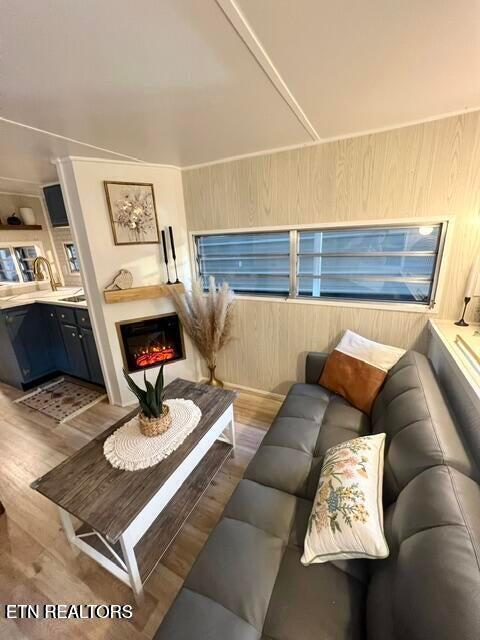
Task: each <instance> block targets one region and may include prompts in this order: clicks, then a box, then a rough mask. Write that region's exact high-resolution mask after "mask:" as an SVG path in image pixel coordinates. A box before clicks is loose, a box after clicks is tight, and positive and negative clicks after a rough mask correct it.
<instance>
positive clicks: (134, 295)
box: [103, 282, 185, 304]
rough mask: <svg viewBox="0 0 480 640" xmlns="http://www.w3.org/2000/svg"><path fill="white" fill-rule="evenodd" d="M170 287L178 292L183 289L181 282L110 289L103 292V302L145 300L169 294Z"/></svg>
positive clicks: (181, 291)
mask: <svg viewBox="0 0 480 640" xmlns="http://www.w3.org/2000/svg"><path fill="white" fill-rule="evenodd" d="M172 288H175V289H176V290H177V291H179V292H180V293H183V292H184V291H185V287H184V286H183V283H182V282H180V283H179V284H151V285H148V286H146V287H132V288H131V289H110V290H109V291H104V292H103V297H104V298H105V302H106V303H108V304H113V303H115V302H132V301H133V300H147V299H148V298H162V297H166V296H168V295H169V293H170V291H171V290H172Z"/></svg>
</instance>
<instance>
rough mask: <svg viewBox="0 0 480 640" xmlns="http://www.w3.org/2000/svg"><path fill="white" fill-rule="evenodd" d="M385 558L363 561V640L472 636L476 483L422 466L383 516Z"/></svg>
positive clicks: (478, 538) (479, 587)
mask: <svg viewBox="0 0 480 640" xmlns="http://www.w3.org/2000/svg"><path fill="white" fill-rule="evenodd" d="M385 535H386V538H387V541H388V544H389V547H390V556H389V558H388V559H387V560H381V561H374V562H371V563H370V567H371V570H372V576H371V579H370V583H369V587H368V597H367V637H368V640H404V639H406V638H408V640H427V639H430V638H432V639H433V638H435V640H460V639H461V640H478V638H480V564H479V559H480V487H479V485H478V484H477V483H476V482H475V481H474V480H472V479H471V478H468V477H467V476H465V475H463V474H462V473H460V472H459V471H457V470H456V469H454V468H452V467H449V466H448V465H439V466H436V467H431V468H429V469H426V470H425V471H423V472H422V473H420V474H419V475H418V476H416V477H415V478H414V479H413V480H412V481H411V482H410V483H409V484H408V485H407V486H406V487H405V488H404V489H403V491H401V492H400V494H399V496H398V499H397V501H396V502H395V503H394V504H393V505H391V506H390V507H389V508H388V509H387V511H386V514H385Z"/></svg>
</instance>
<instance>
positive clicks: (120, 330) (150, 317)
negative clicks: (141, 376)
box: [115, 312, 187, 373]
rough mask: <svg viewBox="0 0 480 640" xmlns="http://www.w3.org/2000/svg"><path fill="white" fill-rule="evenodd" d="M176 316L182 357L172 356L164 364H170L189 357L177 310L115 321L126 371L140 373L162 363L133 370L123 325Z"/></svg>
mask: <svg viewBox="0 0 480 640" xmlns="http://www.w3.org/2000/svg"><path fill="white" fill-rule="evenodd" d="M173 316H176V317H177V318H178V328H179V333H180V343H181V345H182V354H183V355H182V357H180V358H172V359H171V360H166V361H165V362H164V363H163V364H165V365H168V364H173V363H174V362H181V361H182V360H185V359H186V357H187V354H186V352H185V339H184V336H183V326H182V323H181V322H180V318H179V317H178V314H177V313H175V312H171V313H160V314H155V315H154V316H143V317H141V318H133V319H132V320H121V321H120V322H116V323H115V327H116V329H117V335H118V341H119V343H120V351H121V353H122V360H123V367H124V369H125V371H127V373H138V372H139V371H147V369H153V368H154V367H160V366H161V363H160V362H159V363H155V364H151V365H148V366H147V367H139V368H138V369H135V370H132V369H130V365H129V363H128V358H127V354H126V353H125V345H124V344H123V336H122V326H125V325H128V324H135V323H136V322H144V321H146V320H158V319H159V318H169V317H173Z"/></svg>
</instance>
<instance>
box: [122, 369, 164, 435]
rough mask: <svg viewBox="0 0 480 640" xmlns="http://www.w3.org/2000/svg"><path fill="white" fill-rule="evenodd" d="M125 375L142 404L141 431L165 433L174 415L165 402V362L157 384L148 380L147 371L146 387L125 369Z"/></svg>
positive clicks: (148, 433)
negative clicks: (133, 378) (142, 386)
mask: <svg viewBox="0 0 480 640" xmlns="http://www.w3.org/2000/svg"><path fill="white" fill-rule="evenodd" d="M123 375H124V376H125V380H126V381H127V384H128V386H129V387H130V389H131V390H132V391H133V393H134V394H135V395H136V396H137V398H138V402H139V404H140V413H139V415H138V420H139V423H140V431H141V432H142V433H143V435H144V436H149V437H151V436H158V435H160V434H162V433H165V431H166V430H167V429H168V428H169V427H170V425H171V423H172V417H171V415H170V408H169V406H168V405H167V404H165V403H164V402H163V364H162V366H161V367H160V371H159V372H158V376H157V381H156V382H155V386H153V384H152V383H151V382H149V381H148V380H147V373H146V371H144V372H143V380H144V383H145V389H142V388H141V387H139V386H138V385H137V384H136V383H135V382H134V381H133V380H132V378H131V377H130V376H129V375H128V373H127V372H126V371H125V369H124V370H123Z"/></svg>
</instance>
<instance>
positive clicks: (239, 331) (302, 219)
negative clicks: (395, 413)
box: [183, 112, 480, 393]
mask: <svg viewBox="0 0 480 640" xmlns="http://www.w3.org/2000/svg"><path fill="white" fill-rule="evenodd" d="M183 186H184V195H185V205H186V212H187V224H188V228H189V230H190V231H195V230H213V229H235V228H244V227H261V226H275V225H292V224H311V223H315V222H336V221H352V222H355V220H388V219H395V218H405V217H412V218H418V217H428V216H442V215H453V216H455V223H454V230H453V238H452V250H451V254H450V260H449V263H448V278H447V284H446V288H445V291H444V295H443V298H442V300H441V302H440V304H439V305H438V317H442V318H454V317H456V316H457V315H458V313H459V311H460V308H461V301H462V297H463V291H464V285H465V280H466V277H467V273H468V271H469V269H470V266H471V264H472V262H473V259H474V256H475V255H476V254H478V252H479V247H480V112H475V113H470V114H465V115H463V116H458V117H452V118H446V119H443V120H438V121H435V122H430V123H425V124H422V125H416V126H412V127H406V128H402V129H396V130H392V131H388V132H385V133H378V134H372V135H368V136H362V137H358V138H351V139H346V140H341V141H338V142H332V143H328V144H320V145H316V146H311V147H305V148H303V149H297V150H293V151H285V152H279V153H274V154H269V155H265V156H257V157H253V158H247V159H243V160H236V161H232V162H225V163H222V164H216V165H211V166H207V167H201V168H198V169H191V170H188V171H185V172H184V173H183ZM472 307H473V305H472ZM428 318H429V316H428V315H427V314H418V313H406V312H398V311H386V310H369V309H358V308H356V309H354V308H348V307H341V306H338V307H329V306H321V305H311V304H310V305H308V304H287V303H285V302H282V301H275V302H270V301H268V302H265V301H259V300H258V301H250V300H239V301H238V303H237V309H236V327H235V336H236V338H237V339H236V340H234V341H233V342H232V344H231V345H230V346H229V347H227V349H226V350H225V352H224V353H223V354H222V356H221V359H220V363H219V369H218V372H219V375H220V376H221V377H223V378H224V379H225V380H228V381H230V382H234V383H237V384H241V385H244V386H248V387H253V388H257V389H264V390H268V391H275V392H278V393H283V392H285V391H286V389H288V387H289V385H290V384H291V382H292V381H294V380H299V379H301V378H302V374H303V363H304V356H305V353H306V352H307V351H308V350H310V349H316V350H326V349H330V348H331V347H332V346H333V345H334V344H335V342H336V341H337V340H338V339H339V337H340V335H341V333H342V332H343V331H344V330H345V329H346V328H351V329H353V330H355V331H358V332H360V333H362V334H363V335H365V336H367V337H370V338H372V339H375V340H379V341H382V342H386V343H390V344H394V345H397V346H402V347H404V348H410V347H415V348H417V349H419V350H422V351H426V346H427V332H426V325H427V323H428Z"/></svg>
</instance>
